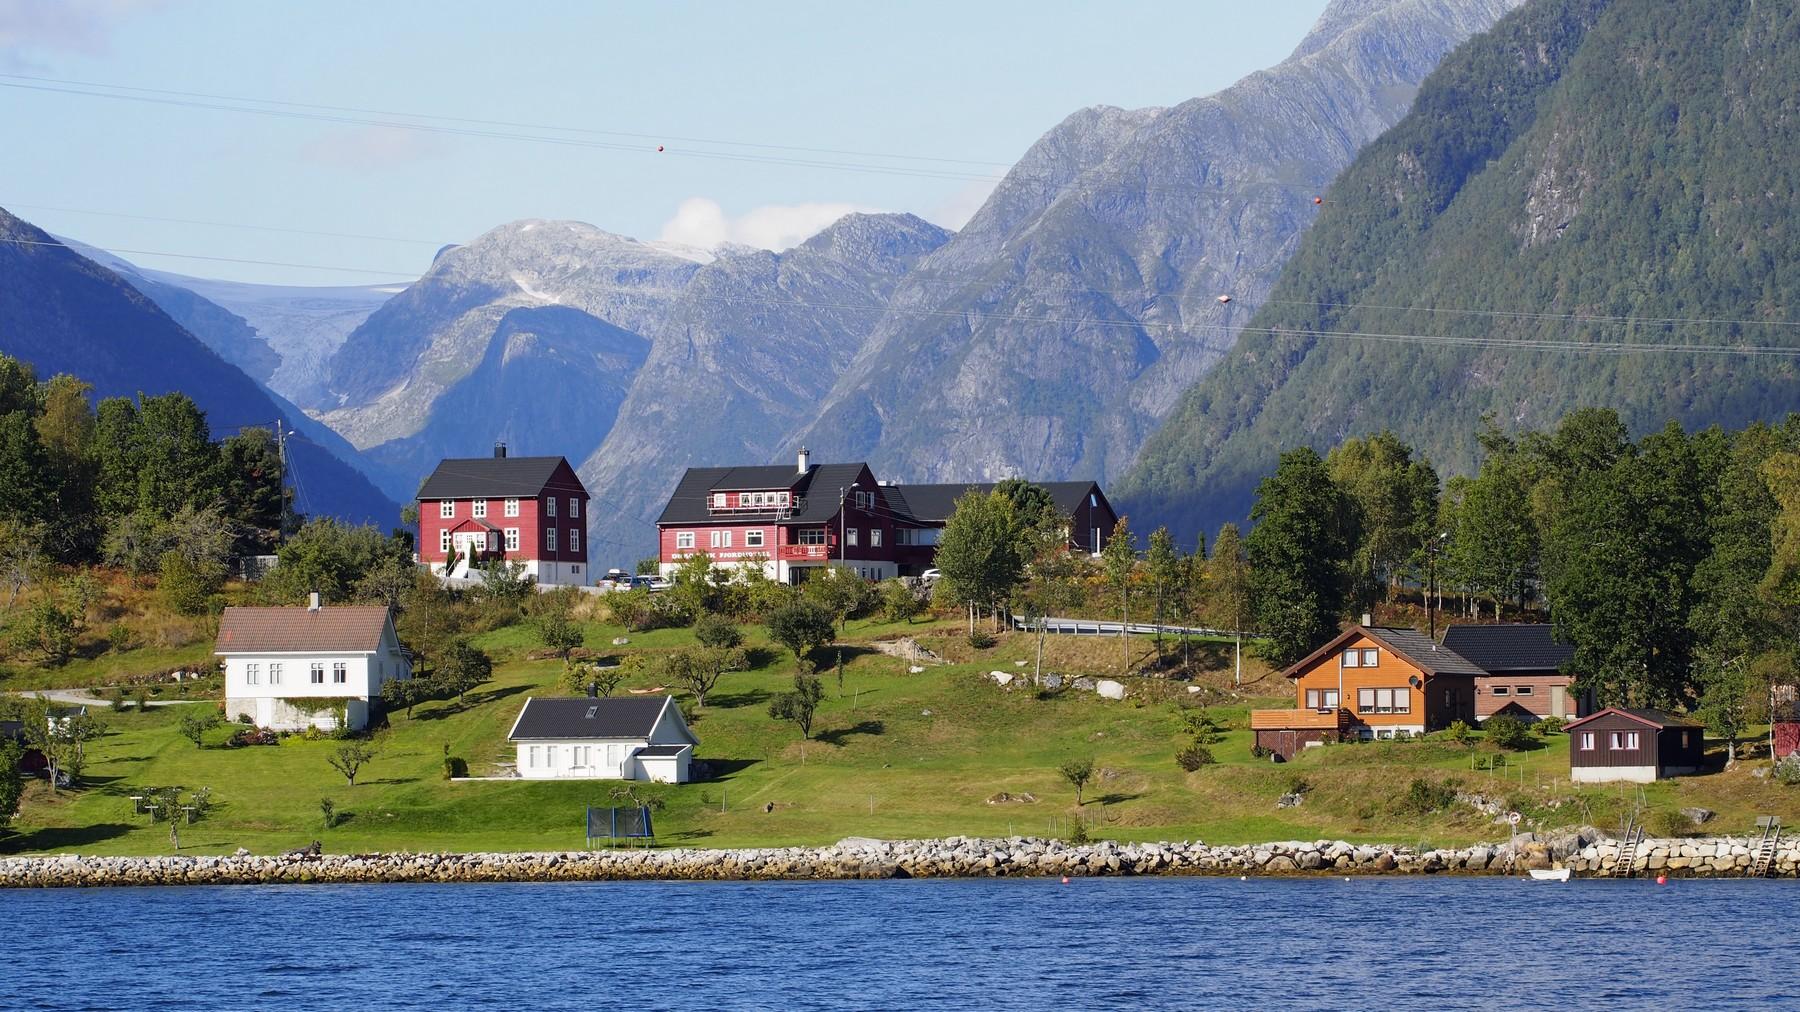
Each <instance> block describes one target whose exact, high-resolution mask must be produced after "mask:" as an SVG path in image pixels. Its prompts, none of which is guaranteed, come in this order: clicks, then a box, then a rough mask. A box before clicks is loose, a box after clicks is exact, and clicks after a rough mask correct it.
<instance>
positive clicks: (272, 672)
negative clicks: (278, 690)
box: [269, 661, 281, 685]
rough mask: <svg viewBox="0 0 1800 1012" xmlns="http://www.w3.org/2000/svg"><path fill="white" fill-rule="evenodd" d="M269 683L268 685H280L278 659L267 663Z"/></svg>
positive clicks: (279, 663)
mask: <svg viewBox="0 0 1800 1012" xmlns="http://www.w3.org/2000/svg"><path fill="white" fill-rule="evenodd" d="M269 684H270V685H280V684H281V662H280V661H276V662H274V663H272V664H270V665H269Z"/></svg>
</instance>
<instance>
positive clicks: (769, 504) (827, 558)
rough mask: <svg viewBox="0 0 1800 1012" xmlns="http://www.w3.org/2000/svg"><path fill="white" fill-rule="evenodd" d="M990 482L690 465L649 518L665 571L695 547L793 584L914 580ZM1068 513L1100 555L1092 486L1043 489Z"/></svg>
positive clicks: (1083, 541)
mask: <svg viewBox="0 0 1800 1012" xmlns="http://www.w3.org/2000/svg"><path fill="white" fill-rule="evenodd" d="M993 487H994V486H992V485H983V484H966V485H897V484H893V483H891V482H884V481H880V480H877V479H876V477H875V474H874V472H873V471H871V470H870V469H869V465H867V464H865V463H862V462H860V461H859V462H856V463H849V464H814V463H812V460H811V455H810V454H809V453H808V452H807V451H806V450H801V451H800V453H799V456H798V459H797V460H796V462H795V466H793V467H788V466H785V465H780V464H777V465H771V466H758V467H693V468H689V469H688V470H687V472H686V473H685V474H683V475H682V477H681V481H680V483H679V484H677V485H676V487H675V492H674V494H673V495H671V496H670V497H669V502H668V505H666V506H664V507H663V512H662V515H661V516H660V517H659V518H658V519H657V522H656V526H657V535H658V540H659V542H660V546H659V560H660V563H661V570H662V572H663V573H664V575H667V574H669V573H671V572H673V571H674V570H675V569H676V568H677V567H678V566H680V565H681V563H682V561H683V560H685V559H687V558H688V557H689V556H691V555H693V554H695V553H697V552H705V553H706V554H707V556H708V557H709V558H710V559H712V561H713V562H714V563H716V564H719V565H724V566H737V565H744V564H752V565H761V566H762V568H763V571H764V573H766V574H767V575H768V576H769V578H770V579H773V580H779V581H781V582H783V583H798V582H800V581H801V580H804V579H805V578H806V577H807V575H808V574H810V573H811V572H812V571H813V570H816V569H819V568H821V567H824V566H844V567H848V568H850V569H853V570H854V571H855V572H856V573H857V574H858V575H859V576H861V577H863V578H864V579H868V580H882V579H887V578H889V577H893V576H916V575H918V574H920V573H922V572H923V571H925V570H926V569H928V568H930V567H931V564H932V560H933V558H934V556H935V555H936V553H937V535H938V532H939V531H940V530H941V529H942V528H943V526H944V523H945V521H947V520H948V519H949V517H950V512H951V509H952V507H953V506H954V504H955V501H956V499H957V498H958V497H960V496H962V495H963V494H965V493H967V492H970V491H974V492H987V491H989V490H991V489H992V488H993ZM1044 488H1045V489H1046V490H1048V491H1049V492H1050V494H1051V497H1052V498H1053V499H1054V500H1055V501H1056V504H1057V506H1058V508H1059V509H1061V510H1063V511H1064V512H1065V513H1066V514H1067V515H1068V516H1069V517H1070V518H1071V531H1070V541H1071V542H1072V543H1074V544H1076V545H1078V546H1079V547H1081V548H1083V549H1084V550H1088V551H1094V552H1098V551H1099V550H1100V548H1101V547H1103V546H1104V545H1105V539H1106V538H1107V537H1108V536H1109V535H1110V534H1111V533H1112V528H1113V524H1114V523H1115V522H1116V521H1117V517H1116V516H1115V515H1114V514H1113V512H1112V505H1111V504H1110V503H1108V502H1107V501H1106V497H1105V496H1104V495H1103V494H1101V492H1100V487H1099V486H1098V485H1096V484H1095V483H1093V482H1054V483H1051V484H1049V485H1046V486H1044Z"/></svg>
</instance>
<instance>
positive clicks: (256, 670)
mask: <svg viewBox="0 0 1800 1012" xmlns="http://www.w3.org/2000/svg"><path fill="white" fill-rule="evenodd" d="M260 668H261V665H258V664H246V665H244V684H245V685H258V684H261V682H262V675H261V673H260Z"/></svg>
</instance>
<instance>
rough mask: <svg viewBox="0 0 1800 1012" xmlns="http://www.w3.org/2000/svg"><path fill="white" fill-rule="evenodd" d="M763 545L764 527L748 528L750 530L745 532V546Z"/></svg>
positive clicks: (755, 546)
mask: <svg viewBox="0 0 1800 1012" xmlns="http://www.w3.org/2000/svg"><path fill="white" fill-rule="evenodd" d="M762 546H763V531H762V528H760V527H758V528H755V529H753V530H748V531H745V532H744V547H745V548H761V547H762Z"/></svg>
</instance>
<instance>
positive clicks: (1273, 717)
mask: <svg viewBox="0 0 1800 1012" xmlns="http://www.w3.org/2000/svg"><path fill="white" fill-rule="evenodd" d="M1349 726H1350V711H1349V710H1346V709H1343V708H1342V707H1335V706H1334V707H1328V708H1326V709H1322V710H1305V709H1301V710H1251V711H1250V727H1251V729H1252V730H1256V731H1308V730H1333V729H1338V730H1342V729H1343V728H1347V727H1349Z"/></svg>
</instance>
